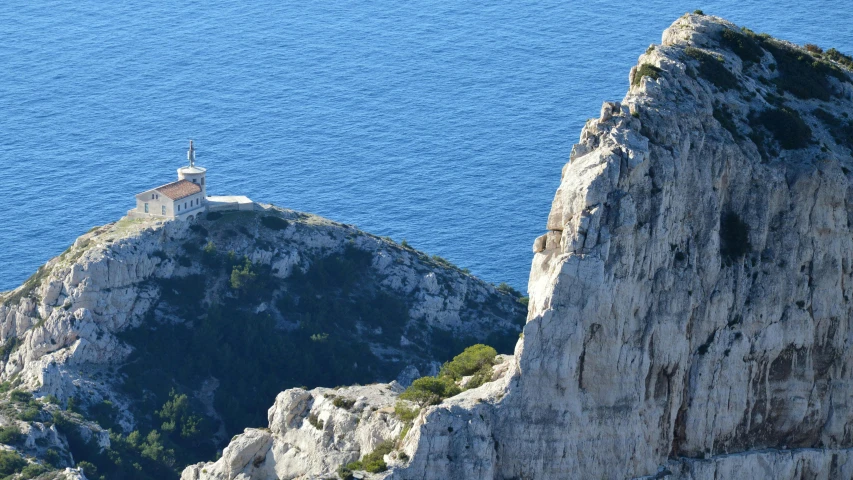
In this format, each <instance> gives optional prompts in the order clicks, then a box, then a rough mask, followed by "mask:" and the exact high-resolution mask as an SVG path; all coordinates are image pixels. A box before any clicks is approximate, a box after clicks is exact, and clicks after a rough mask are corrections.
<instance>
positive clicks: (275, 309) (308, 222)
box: [0, 205, 524, 460]
mask: <svg viewBox="0 0 853 480" xmlns="http://www.w3.org/2000/svg"><path fill="white" fill-rule="evenodd" d="M244 262H245V263H244ZM232 265H234V267H233V270H236V271H238V273H239V274H240V275H237V277H238V278H237V280H236V283H235V277H234V275H235V273H234V272H233V271H232V267H231V266H232ZM337 266H342V267H345V268H348V269H350V270H348V271H347V272H344V273H342V274H341V276H346V275H348V276H349V277H350V278H349V283H347V284H345V285H343V284H341V285H339V284H337V283H335V282H337V276H336V274H335V272H331V273H330V272H329V269H333V268H335V267H337ZM241 268H242V269H243V270H241ZM330 275H331V280H330V279H329V278H330V277H329V276H330ZM249 282H251V283H249ZM312 282H314V283H317V284H320V283H322V282H331V283H330V285H331V286H330V287H329V289H330V291H331V290H332V289H333V288H332V287H334V289H336V291H338V290H339V291H340V292H341V293H340V294H339V295H338V296H335V295H332V293H331V292H330V291H329V292H320V293H317V299H318V300H320V301H319V302H317V303H318V304H321V306H324V307H325V306H327V305H334V304H336V302H337V303H340V302H353V301H358V300H359V299H361V300H360V301H361V302H362V303H369V302H374V303H375V305H373V304H372V309H371V310H364V311H360V312H361V313H360V315H361V316H360V317H357V318H355V317H354V319H353V320H352V321H353V322H354V323H353V324H352V325H351V326H347V327H346V328H343V329H342V328H340V327H339V326H336V325H335V324H331V323H329V324H324V325H317V322H318V320H317V316H316V315H315V316H314V318H313V323H310V322H311V321H312V318H311V313H310V312H309V313H305V312H306V310H305V308H307V307H305V305H307V303H306V302H307V300H306V298H305V296H306V295H308V293H306V292H305V291H302V290H299V293H294V292H296V291H297V290H298V288H308V287H307V286H310V285H313V284H312ZM318 282H320V283H318ZM311 293H313V291H311ZM321 294H322V295H321ZM300 295H302V298H300ZM323 295H325V298H324V299H321V298H320V297H321V296H323ZM360 295H365V297H360ZM187 298H191V301H190V300H187ZM308 300H310V299H308ZM0 302H2V303H0V342H2V344H3V347H2V356H1V357H0V360H2V363H1V364H0V366H2V373H0V381H3V382H5V383H3V385H5V387H4V388H5V389H6V390H8V389H9V388H14V389H16V391H23V392H28V391H29V392H34V393H35V395H36V400H35V402H36V403H38V405H36V404H35V403H34V404H33V405H31V407H33V408H36V407H37V408H36V409H37V410H38V411H39V412H40V413H38V419H39V421H47V420H46V419H47V417H49V416H50V411H48V410H50V408H53V407H49V405H52V404H55V403H59V404H60V405H65V404H66V403H68V402H69V400H72V401H74V402H75V404H76V409H78V410H82V411H83V412H86V411H89V413H92V411H93V410H90V408H92V407H95V408H98V407H104V405H107V406H108V407H109V408H110V409H112V412H108V413H109V414H110V415H115V417H114V419H113V420H114V421H115V425H114V426H113V425H110V426H111V427H113V428H114V429H118V430H119V431H120V430H124V431H126V432H129V431H130V430H133V429H135V428H138V427H139V421H138V420H139V419H138V418H137V415H139V414H140V413H142V414H145V411H144V410H140V408H142V407H140V406H139V405H135V401H136V399H135V398H133V397H134V396H133V395H129V393H128V392H129V391H128V389H127V388H128V387H127V386H128V382H129V381H133V382H137V383H138V378H136V377H135V376H134V375H135V373H134V372H136V371H144V370H145V369H147V368H150V367H146V365H145V364H144V362H145V361H148V360H146V359H147V358H149V357H144V356H140V355H141V353H140V352H141V351H142V350H144V349H145V348H146V347H145V342H142V343H133V341H132V340H133V339H134V338H136V337H133V336H132V335H131V334H134V333H133V332H136V333H135V334H134V335H156V334H157V332H159V331H165V332H169V331H176V330H175V329H180V328H184V327H185V328H184V329H185V330H192V329H193V328H200V327H199V325H202V324H203V323H204V322H205V321H206V320H209V319H210V318H211V316H212V315H214V312H213V310H211V308H214V307H213V306H215V305H223V306H224V307H223V308H225V307H228V306H229V305H231V306H232V307H233V308H231V310H224V311H226V312H230V313H229V314H230V315H234V314H240V315H242V313H241V312H244V313H245V315H246V318H247V320H246V321H249V320H248V319H260V320H259V321H263V322H269V324H270V325H272V326H273V328H274V331H275V332H283V333H280V335H295V336H297V337H298V336H301V335H304V336H305V337H306V338H305V340H304V341H303V342H305V341H307V343H308V344H309V345H316V347H311V348H315V349H322V348H327V349H328V348H329V347H324V346H323V345H325V344H328V343H329V342H332V340H335V339H336V337H337V339H336V340H335V341H336V342H338V343H335V344H330V345H338V344H344V345H347V344H350V343H351V344H359V345H364V347H363V350H359V351H358V353H357V354H358V355H359V356H360V358H361V359H363V360H364V363H365V367H363V368H362V371H361V372H360V374H361V375H362V376H364V378H366V379H370V378H372V379H374V381H375V380H377V379H378V380H385V381H388V380H392V379H394V378H395V377H397V376H398V374H399V375H400V378H399V379H400V380H401V381H404V382H405V381H407V380H408V381H411V379H412V378H414V377H418V376H420V375H422V374H429V373H432V372H433V371H437V368H438V366H439V365H440V361H442V360H444V358H442V355H437V353H436V352H439V351H443V350H444V349H447V348H453V345H454V344H455V342H457V341H467V339H469V338H479V339H485V338H487V337H489V336H490V335H491V336H492V337H493V338H508V339H514V338H515V337H517V335H518V332H519V330H520V326H521V323H523V315H524V314H523V309H524V307H523V306H522V305H521V304H520V303H519V302H518V298H517V297H515V296H513V295H512V294H508V293H506V292H505V291H499V290H497V289H496V288H495V287H494V286H492V285H489V284H486V283H484V282H482V281H480V280H478V279H476V278H475V277H473V276H471V275H470V274H468V273H467V272H466V271H463V270H461V269H459V268H457V267H455V266H453V265H452V264H450V263H449V262H447V261H446V260H443V259H441V258H439V257H429V256H427V255H425V254H423V253H421V252H418V251H416V250H414V249H412V248H410V247H408V246H405V245H404V246H401V245H398V244H397V243H395V242H393V241H391V240H390V239H385V238H380V237H376V236H373V235H370V234H366V233H364V232H361V231H359V230H357V229H356V228H354V227H352V226H349V225H343V224H339V223H335V222H331V221H328V220H325V219H322V218H320V217H316V216H312V215H307V214H302V213H298V212H293V211H289V210H284V209H280V208H277V207H272V206H269V205H258V206H257V208H256V211H254V212H228V213H225V214H222V213H216V214H210V215H208V216H207V217H206V218H204V219H200V220H198V221H194V222H177V221H173V222H158V221H152V220H140V219H136V220H133V219H127V218H125V219H122V220H121V221H119V222H117V223H113V224H109V225H105V226H103V227H97V228H94V229H92V230H91V231H90V232H88V233H87V234H85V235H83V236H81V237H80V238H78V239H77V241H76V242H75V243H74V245H73V246H72V247H70V248H69V249H68V250H67V251H66V252H64V253H63V254H62V255H60V256H59V257H56V258H54V259H52V260H51V261H50V262H48V263H47V264H46V265H44V266H43V267H41V268H40V269H39V270H38V272H36V274H34V275H33V277H31V278H30V279H29V280H28V281H27V282H25V284H24V285H22V286H21V287H20V288H18V289H16V290H14V291H11V292H6V293H4V294H2V296H0ZM383 302H384V303H383ZM311 305H313V304H311ZM389 305H390V306H389ZM217 308H218V307H217ZM341 308H343V309H344V310H346V308H347V307H346V303H344V304H342V306H341ZM217 311H218V310H217ZM200 312H205V313H203V314H201V315H200ZM333 315H334V314H333ZM372 315H380V316H381V318H379V317H376V318H374V317H373V316H372ZM231 323H232V324H233V322H231ZM265 324H266V323H265ZM306 325H307V327H306ZM309 327H310V328H313V329H316V330H317V333H315V334H313V335H310V336H311V339H310V341H308V340H309V339H308V336H309V334H311V333H312V332H313V331H314V330H310V331H308V333H304V334H303V333H300V332H303V331H305V329H306V328H309ZM350 328H352V331H351V332H350V333H348V334H347V333H346V332H348V331H350V330H349V329H350ZM169 329H172V330H169ZM128 332H130V333H128ZM129 335H131V336H129ZM346 335H349V336H350V337H351V338H350V337H348V338H342V336H346ZM142 338H145V339H149V340H150V339H156V338H159V337H142ZM300 338H301V337H300ZM448 338H453V339H455V340H453V341H447V339H448ZM164 340H166V339H164V338H160V340H158V341H164ZM513 341H514V340H513ZM155 343H156V342H155ZM413 343H416V344H417V348H415V347H412V346H411V345H413ZM202 345H204V344H202ZM216 347H217V345H215V344H214V345H209V348H216ZM186 348H189V346H187V347H186ZM331 348H336V347H334V346H333V347H331ZM371 359H372V360H371ZM129 360H130V361H131V363H133V364H139V363H140V362H142V363H143V364H142V365H141V366H140V365H137V366H136V367H134V368H136V369H137V370H126V368H127V367H126V366H125V365H128V362H129ZM360 361H361V360H360ZM368 366H369V367H370V368H372V370H371V371H370V373H368V372H367V371H366V368H367V367H368ZM348 368H356V369H357V368H359V367H358V366H357V365H355V366H352V367H345V369H348ZM344 373H345V371H344ZM365 374H366V375H365ZM268 376H269V375H268ZM155 380H156V379H155ZM164 380H165V388H167V389H168V388H169V383H170V381H169V380H168V379H166V378H165V377H164V378H161V380H160V383H163V381H164ZM173 381H174V382H176V383H172V388H178V389H181V388H183V387H189V386H190V385H191V384H187V383H180V381H177V380H173ZM327 381H328V380H327ZM182 385H183V387H182ZM192 385H195V388H197V390H195V391H189V392H188V393H189V394H190V399H191V401H192V403H194V404H196V405H198V409H199V410H200V411H201V410H207V413H208V414H209V419H210V421H215V419H216V418H217V416H218V414H219V413H220V412H219V411H218V410H217V409H218V408H220V403H219V401H218V400H215V398H214V395H216V394H217V393H218V392H217V386H218V385H219V380H218V379H216V378H208V379H207V380H205V381H204V382H202V383H200V384H196V383H193V384H192ZM136 388H137V389H138V388H142V390H140V392H141V393H142V394H143V397H144V398H145V399H146V401H150V397H151V395H152V394H151V392H148V391H147V390H145V388H151V387H150V386H146V385H142V387H138V386H137V387H136ZM146 392H147V393H146ZM45 399H49V400H50V401H49V402H46V401H45ZM161 401H162V400H161ZM39 402H41V403H39ZM68 408H69V409H70V408H71V406H70V404H69V407H68ZM149 414H150V413H149ZM42 417H44V418H42ZM6 420H8V421H14V420H13V419H12V418H9V419H6ZM2 421H3V420H2V419H0V422H2ZM47 423H48V424H49V423H50V422H49V421H47ZM81 426H82V427H84V428H82V430H81V434H85V433H86V432H88V431H89V430H90V429H88V428H85V427H86V426H85V425H82V424H81ZM243 426H245V425H243ZM39 428H40V427H39ZM93 428H95V429H96V430H97V425H95V426H94V427H93ZM224 434H225V432H224V430H223V429H222V428H220V430H219V432H218V433H216V435H217V436H218V437H221V436H222V435H224ZM226 438H227V437H226ZM84 440H85V439H84ZM105 441H106V444H105V445H106V446H107V447H108V446H109V438H106V440H105ZM60 443H61V442H60ZM60 447H61V445H60V446H57V449H60V450H62V451H64V449H61V448H60ZM102 447H103V445H102ZM30 453H33V452H30ZM33 454H36V453H33ZM77 460H79V459H77Z"/></svg>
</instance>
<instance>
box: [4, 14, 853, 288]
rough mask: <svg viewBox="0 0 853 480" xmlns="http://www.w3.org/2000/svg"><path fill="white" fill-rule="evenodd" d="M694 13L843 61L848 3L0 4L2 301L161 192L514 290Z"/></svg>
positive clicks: (849, 46) (848, 47)
mask: <svg viewBox="0 0 853 480" xmlns="http://www.w3.org/2000/svg"><path fill="white" fill-rule="evenodd" d="M695 8H702V9H704V10H705V12H706V13H712V14H717V15H720V16H723V17H726V18H728V19H729V20H732V21H734V22H736V23H739V24H742V25H747V26H749V27H751V28H752V29H753V30H756V31H759V32H768V33H771V34H773V35H775V36H780V37H783V38H787V39H789V40H792V41H795V42H798V43H805V42H807V41H808V42H812V43H816V44H818V45H822V46H824V47H830V46H835V47H836V48H838V49H840V50H841V51H844V52H848V53H851V52H853V33H851V32H852V31H853V30H851V28H850V25H851V24H853V8H851V4H850V2H849V1H836V2H826V1H816V0H800V1H780V2H767V1H746V0H738V1H733V0H727V1H717V2H698V3H692V2H691V3H686V2H670V1H662V0H654V1H646V2H635V3H630V4H629V3H626V2H617V1H607V2H602V1H586V2H579V1H566V0H562V1H560V0H542V1H529V0H516V1H512V2H482V1H470V2H459V1H442V0H413V1H404V2H401V1H374V2H353V1H340V2H325V1H319V2H277V1H271V0H256V1H253V2H242V1H212V2H203V1H186V0H177V1H172V2H141V1H125V2H102V1H92V0H75V1H67V2H56V1H47V0H41V1H30V0H27V1H18V0H11V1H10V0H5V1H3V2H2V3H0V45H1V46H0V66H2V67H0V126H2V128H0V193H2V200H0V205H2V207H0V290H2V289H9V288H13V287H15V286H17V285H18V284H20V283H21V282H22V281H23V280H24V279H25V278H26V277H27V276H28V275H29V274H31V273H32V272H33V271H35V269H36V268H37V267H38V266H39V265H40V264H42V263H43V262H45V261H46V260H47V259H49V258H50V257H52V256H54V255H56V254H58V253H60V252H61V251H62V250H64V249H65V248H66V247H67V246H68V245H69V244H70V242H72V241H73V239H74V238H75V237H77V236H78V235H80V234H82V233H83V232H85V231H86V230H88V229H89V228H90V227H92V226H94V225H99V224H103V223H106V222H110V221H113V220H116V219H118V218H119V217H120V216H121V215H123V214H124V213H125V212H126V210H127V209H129V208H131V207H132V206H133V194H135V193H137V192H139V191H141V190H143V189H146V188H148V187H151V186H156V185H159V184H162V183H165V182H167V181H171V180H172V179H173V177H174V176H175V169H176V168H177V167H179V166H180V165H181V164H183V162H184V160H185V158H186V157H185V148H186V144H187V140H188V139H189V138H193V139H195V140H196V144H197V146H198V151H199V155H198V160H199V163H200V164H202V165H204V166H206V167H208V169H209V173H208V182H209V189H208V190H209V192H210V193H212V194H244V195H248V196H249V197H251V198H252V199H254V200H258V201H265V202H271V203H274V204H276V205H281V206H285V207H289V208H293V209H297V210H302V211H308V212H314V213H317V214H320V215H323V216H326V217H329V218H331V219H334V220H338V221H341V222H345V223H353V224H356V225H358V226H359V227H360V228H362V229H364V230H367V231H370V232H372V233H375V234H379V235H388V236H391V237H393V238H394V239H396V240H401V239H403V238H405V239H407V240H408V241H409V243H411V244H412V245H413V246H415V247H418V248H420V249H423V250H425V251H427V252H430V253H433V254H439V255H441V256H443V257H446V258H447V259H449V260H451V261H453V262H454V263H456V264H458V265H460V266H462V267H468V268H470V269H471V270H472V271H473V272H474V273H476V274H478V275H480V276H481V277H482V278H484V279H486V280H488V281H492V282H496V283H497V282H501V281H507V282H509V283H511V284H512V285H513V286H515V287H517V288H519V289H522V290H523V289H525V288H526V282H527V274H528V269H529V266H530V259H531V256H532V254H531V252H530V246H531V244H532V241H533V239H534V238H535V237H536V236H537V235H539V234H540V233H542V232H543V230H544V227H545V220H546V216H547V212H548V209H549V207H550V202H551V198H552V196H553V193H554V191H555V189H556V187H557V185H558V184H559V178H560V168H561V167H562V165H563V164H564V163H565V162H566V161H567V159H568V155H569V152H570V149H571V145H572V144H573V143H574V142H575V141H577V139H578V136H579V133H580V129H581V127H582V125H583V123H584V121H585V119H586V118H588V117H594V116H597V114H598V111H599V108H600V106H601V102H602V101H604V100H619V99H621V98H622V97H623V95H624V93H625V91H626V89H627V86H628V80H627V78H628V71H629V69H630V68H631V66H632V65H634V64H635V63H636V59H637V57H638V55H639V54H641V53H642V52H643V51H644V50H645V48H646V47H647V46H648V45H649V44H650V43H658V42H660V35H661V32H662V31H663V29H664V28H666V27H667V26H668V25H669V24H671V23H672V22H673V21H674V20H675V19H676V18H677V17H678V16H679V15H681V14H682V13H684V12H686V11H688V10H689V11H692V10H693V9H695Z"/></svg>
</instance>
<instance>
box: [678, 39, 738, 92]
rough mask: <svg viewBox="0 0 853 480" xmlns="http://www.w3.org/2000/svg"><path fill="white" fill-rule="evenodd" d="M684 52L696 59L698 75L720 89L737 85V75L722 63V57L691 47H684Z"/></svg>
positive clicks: (728, 88) (727, 88)
mask: <svg viewBox="0 0 853 480" xmlns="http://www.w3.org/2000/svg"><path fill="white" fill-rule="evenodd" d="M684 54H685V55H686V56H687V57H688V58H690V59H693V60H695V61H696V70H697V72H698V74H699V76H700V77H702V78H704V79H705V80H708V81H709V82H711V83H712V84H714V85H715V86H716V87H717V88H719V89H720V90H723V91H725V90H730V89H733V88H737V87H738V85H739V82H738V79H737V77H736V76H735V74H733V73H732V72H731V71H729V69H728V68H727V67H726V66H725V64H723V60H722V58H720V57H718V56H716V55H712V54H710V53H707V52H705V51H702V50H699V49H698V48H693V47H687V48H685V49H684Z"/></svg>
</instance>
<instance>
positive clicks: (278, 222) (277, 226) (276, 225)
mask: <svg viewBox="0 0 853 480" xmlns="http://www.w3.org/2000/svg"><path fill="white" fill-rule="evenodd" d="M261 225H263V226H265V227H267V228H269V229H270V230H284V229H285V228H287V226H288V225H289V223H288V222H287V220H285V219H283V218H281V217H276V216H274V215H267V216H265V217H262V218H261Z"/></svg>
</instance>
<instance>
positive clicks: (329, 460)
mask: <svg viewBox="0 0 853 480" xmlns="http://www.w3.org/2000/svg"><path fill="white" fill-rule="evenodd" d="M401 391H402V387H400V386H399V385H397V384H395V383H392V384H375V385H369V386H364V387H345V388H340V389H330V388H317V389H313V390H310V391H306V390H302V389H298V388H297V389H291V390H286V391H284V392H282V393H280V394H279V395H278V397H277V398H276V401H275V405H273V406H272V408H270V410H269V415H268V418H269V428H268V429H251V428H248V429H246V431H245V432H244V433H243V434H241V435H237V436H236V437H234V438H233V439H232V440H231V443H230V444H229V445H228V447H226V448H225V450H224V451H223V452H222V458H220V459H219V460H217V461H216V462H213V463H207V464H205V463H200V464H197V465H192V466H190V467H187V469H186V470H184V472H183V475H182V476H181V479H182V480H201V479H225V478H229V479H230V478H304V479H308V478H327V477H335V476H336V471H337V469H338V467H340V466H342V465H346V464H348V463H350V462H353V461H356V460H358V459H359V458H360V457H361V456H363V455H364V454H366V453H370V452H372V451H373V450H374V449H375V448H376V447H377V446H378V445H379V444H380V443H382V442H384V441H386V440H396V439H397V438H398V437H399V436H400V434H401V433H402V432H403V429H404V427H405V424H404V422H403V421H401V420H399V419H398V418H397V417H396V415H395V414H394V405H395V403H396V398H397V394H399V393H400V392H401Z"/></svg>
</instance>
